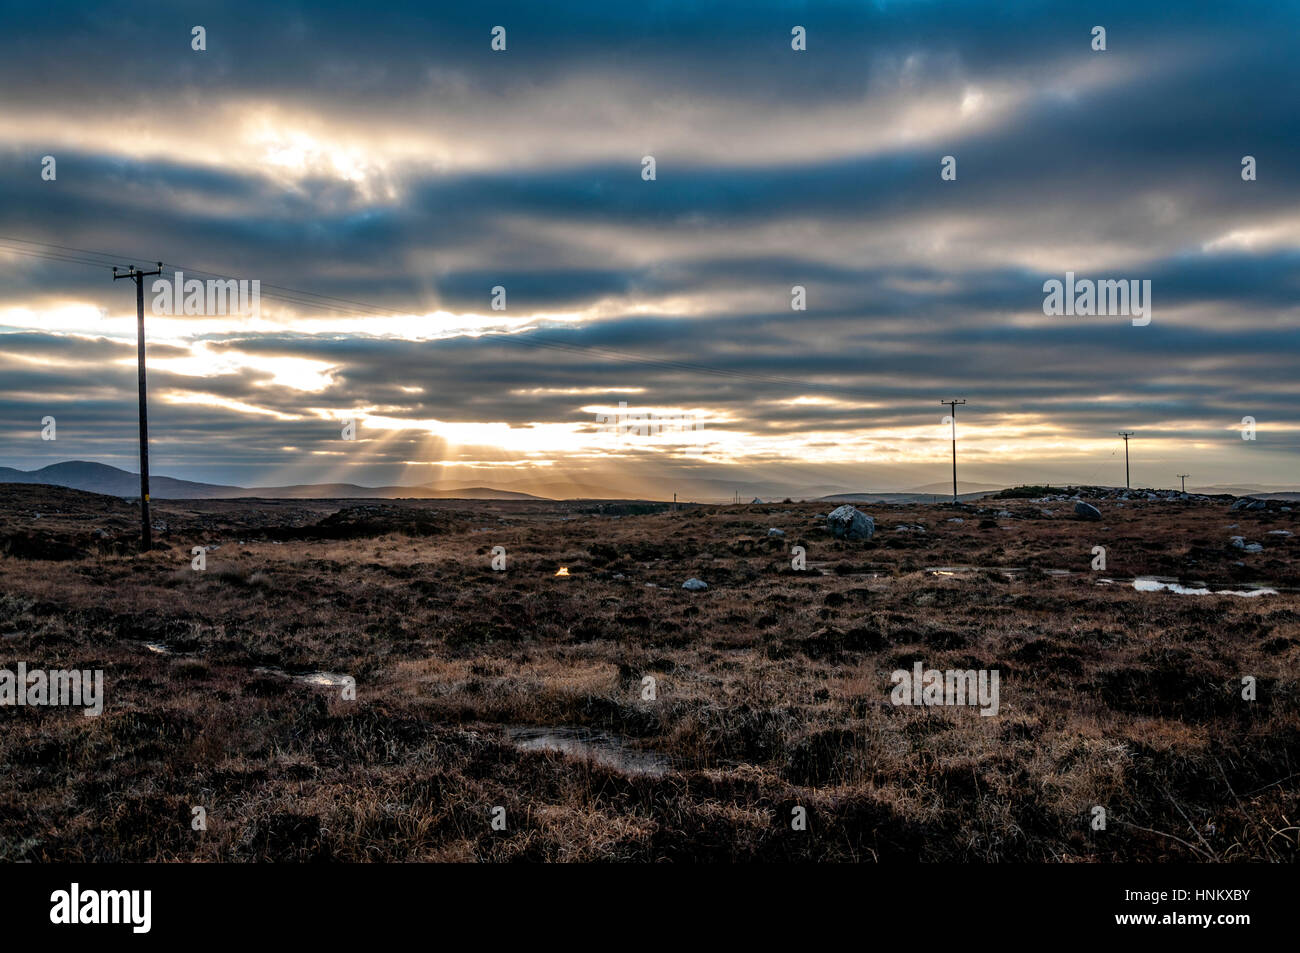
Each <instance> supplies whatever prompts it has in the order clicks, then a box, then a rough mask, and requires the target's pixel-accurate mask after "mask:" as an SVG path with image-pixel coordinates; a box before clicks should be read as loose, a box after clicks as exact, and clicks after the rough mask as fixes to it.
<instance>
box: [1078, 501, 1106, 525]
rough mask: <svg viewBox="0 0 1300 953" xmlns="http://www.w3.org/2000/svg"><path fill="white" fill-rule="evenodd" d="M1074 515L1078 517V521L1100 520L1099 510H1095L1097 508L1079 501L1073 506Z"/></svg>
mask: <svg viewBox="0 0 1300 953" xmlns="http://www.w3.org/2000/svg"><path fill="white" fill-rule="evenodd" d="M1074 515H1075V516H1077V517H1079V519H1084V520H1099V519H1101V510H1099V509H1097V507H1095V506H1093V505H1092V504H1091V503H1085V502H1083V500H1080V501H1079V502H1078V503H1075V504H1074Z"/></svg>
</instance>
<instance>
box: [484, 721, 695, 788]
mask: <svg viewBox="0 0 1300 953" xmlns="http://www.w3.org/2000/svg"><path fill="white" fill-rule="evenodd" d="M506 737H508V738H509V739H510V742H511V744H513V745H514V746H515V747H516V748H518V749H519V750H520V751H558V752H560V753H561V754H564V755H567V756H568V757H570V758H583V759H587V760H591V761H595V762H596V763H597V764H603V765H605V766H606V767H610V768H613V769H615V770H616V771H622V772H623V773H624V774H648V775H652V776H654V777H660V776H662V775H664V774H667V773H668V772H669V771H670V770H672V760H671V759H670V758H669V757H668V756H667V755H665V754H659V753H658V752H655V751H643V750H641V749H639V748H630V747H628V745H627V744H626V742H624V741H623V740H622V739H620V738H618V737H616V736H614V735H609V734H605V733H604V732H601V731H592V730H590V729H587V728H536V727H507V728H506Z"/></svg>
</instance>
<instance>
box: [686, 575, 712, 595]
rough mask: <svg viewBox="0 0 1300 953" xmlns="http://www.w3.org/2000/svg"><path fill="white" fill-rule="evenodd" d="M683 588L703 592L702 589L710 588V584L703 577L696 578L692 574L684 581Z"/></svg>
mask: <svg viewBox="0 0 1300 953" xmlns="http://www.w3.org/2000/svg"><path fill="white" fill-rule="evenodd" d="M682 588H683V589H689V590H690V591H691V592H701V591H702V590H704V589H707V588H709V584H708V583H707V582H705V581H704V580H703V579H696V578H695V577H694V576H692V577H691V578H690V579H687V580H686V581H685V582H684V583H682Z"/></svg>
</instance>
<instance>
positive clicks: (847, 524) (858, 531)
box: [826, 503, 876, 539]
mask: <svg viewBox="0 0 1300 953" xmlns="http://www.w3.org/2000/svg"><path fill="white" fill-rule="evenodd" d="M826 528H827V529H828V530H830V532H831V535H832V536H834V537H835V538H836V539H870V538H871V537H872V534H874V533H875V532H876V521H875V520H873V519H872V518H871V517H870V516H868V515H867V514H866V513H863V512H861V511H859V510H857V509H856V508H854V507H852V506H849V505H848V504H847V503H845V504H844V505H843V506H837V507H836V508H835V509H833V510H831V511H830V513H829V514H828V515H827V517H826Z"/></svg>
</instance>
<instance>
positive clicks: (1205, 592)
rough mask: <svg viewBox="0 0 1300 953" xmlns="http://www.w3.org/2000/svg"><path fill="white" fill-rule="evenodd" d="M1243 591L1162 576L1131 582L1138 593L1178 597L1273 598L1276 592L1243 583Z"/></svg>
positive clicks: (1265, 587)
mask: <svg viewBox="0 0 1300 953" xmlns="http://www.w3.org/2000/svg"><path fill="white" fill-rule="evenodd" d="M1242 585H1245V587H1246V588H1244V589H1211V588H1210V587H1209V586H1207V585H1205V584H1200V585H1190V586H1186V585H1183V584H1182V583H1181V582H1178V581H1176V580H1173V579H1169V578H1167V577H1164V576H1138V577H1137V578H1136V579H1134V580H1133V588H1134V589H1136V590H1137V591H1138V592H1176V593H1178V594H1179V595H1180V596H1243V597H1246V598H1250V597H1253V596H1275V595H1277V590H1276V589H1274V588H1272V587H1270V586H1262V585H1257V584H1255V583H1244V584H1242Z"/></svg>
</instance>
